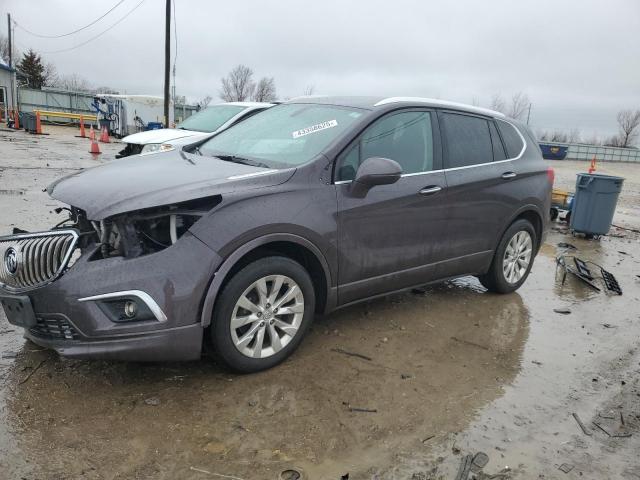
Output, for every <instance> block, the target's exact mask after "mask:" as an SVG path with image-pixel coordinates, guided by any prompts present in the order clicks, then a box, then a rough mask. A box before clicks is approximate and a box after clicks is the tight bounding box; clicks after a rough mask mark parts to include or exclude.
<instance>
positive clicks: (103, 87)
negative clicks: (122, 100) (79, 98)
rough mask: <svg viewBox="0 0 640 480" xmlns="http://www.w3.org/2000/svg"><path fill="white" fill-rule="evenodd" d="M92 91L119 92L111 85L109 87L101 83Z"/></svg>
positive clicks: (114, 93)
mask: <svg viewBox="0 0 640 480" xmlns="http://www.w3.org/2000/svg"><path fill="white" fill-rule="evenodd" d="M93 92H94V93H111V94H113V95H118V94H119V93H120V91H119V90H116V89H115V88H113V87H109V86H107V85H103V86H101V87H98V88H96V89H94V90H93Z"/></svg>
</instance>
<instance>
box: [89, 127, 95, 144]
mask: <svg viewBox="0 0 640 480" xmlns="http://www.w3.org/2000/svg"><path fill="white" fill-rule="evenodd" d="M89 140H91V141H92V142H95V141H96V131H95V130H94V129H93V124H91V128H90V129H89Z"/></svg>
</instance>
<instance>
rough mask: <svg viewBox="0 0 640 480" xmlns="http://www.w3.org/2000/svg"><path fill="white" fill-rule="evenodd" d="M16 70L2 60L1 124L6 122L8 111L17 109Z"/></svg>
mask: <svg viewBox="0 0 640 480" xmlns="http://www.w3.org/2000/svg"><path fill="white" fill-rule="evenodd" d="M14 75H15V70H13V69H12V68H9V66H8V65H7V64H6V63H4V60H2V59H1V58H0V122H6V118H7V110H9V109H14V108H15V102H14V95H13V91H14V88H13V86H14V85H15V76H14Z"/></svg>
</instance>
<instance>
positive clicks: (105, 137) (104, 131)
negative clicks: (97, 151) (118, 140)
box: [100, 127, 109, 143]
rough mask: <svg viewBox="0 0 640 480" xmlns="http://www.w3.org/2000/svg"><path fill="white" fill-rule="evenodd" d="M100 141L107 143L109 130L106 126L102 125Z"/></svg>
mask: <svg viewBox="0 0 640 480" xmlns="http://www.w3.org/2000/svg"><path fill="white" fill-rule="evenodd" d="M100 141H101V142H102V143H109V132H108V131H107V127H102V133H101V134H100Z"/></svg>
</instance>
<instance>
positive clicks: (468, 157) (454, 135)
mask: <svg viewBox="0 0 640 480" xmlns="http://www.w3.org/2000/svg"><path fill="white" fill-rule="evenodd" d="M441 120H442V122H441V125H442V129H443V133H444V135H443V136H444V150H445V159H446V164H445V166H446V168H455V167H468V166H471V165H478V164H481V163H489V162H492V161H493V145H492V143H491V134H490V133H489V122H488V121H487V120H486V119H484V118H481V117H474V116H471V115H464V114H457V113H443V114H442V116H441Z"/></svg>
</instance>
